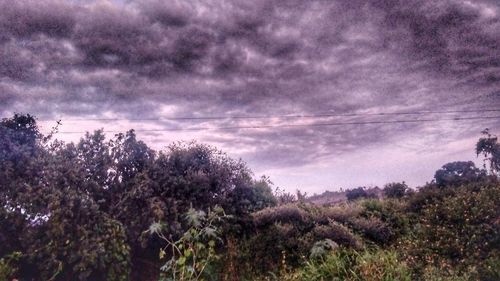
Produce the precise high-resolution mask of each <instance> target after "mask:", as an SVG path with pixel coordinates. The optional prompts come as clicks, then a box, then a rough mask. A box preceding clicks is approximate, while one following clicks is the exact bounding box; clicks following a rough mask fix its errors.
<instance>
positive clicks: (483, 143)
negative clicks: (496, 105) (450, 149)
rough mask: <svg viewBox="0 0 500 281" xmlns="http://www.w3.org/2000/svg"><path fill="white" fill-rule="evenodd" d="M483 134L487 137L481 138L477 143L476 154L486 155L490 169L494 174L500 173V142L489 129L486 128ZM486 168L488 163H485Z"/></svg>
mask: <svg viewBox="0 0 500 281" xmlns="http://www.w3.org/2000/svg"><path fill="white" fill-rule="evenodd" d="M482 133H483V135H484V136H485V137H483V138H480V139H479V141H478V142H477V144H476V154H477V156H479V155H480V154H482V155H484V157H485V161H489V162H490V171H491V173H492V174H494V175H495V174H496V175H499V174H500V143H498V138H497V136H495V135H492V134H491V133H490V131H489V129H486V130H484V131H483V132H482ZM485 168H486V163H485Z"/></svg>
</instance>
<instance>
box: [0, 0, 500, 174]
mask: <svg viewBox="0 0 500 281" xmlns="http://www.w3.org/2000/svg"><path fill="white" fill-rule="evenodd" d="M122 2H123V3H122ZM120 3H121V4H120ZM0 9H1V11H2V12H1V13H0V48H1V52H0V90H1V91H2V93H1V94H0V101H2V105H4V107H2V108H0V111H3V112H12V111H28V112H31V113H34V114H38V115H41V116H45V117H53V116H58V115H61V114H64V115H70V116H75V117H82V118H84V117H86V116H94V117H95V116H97V117H99V116H101V115H104V114H113V116H119V117H124V118H158V117H164V116H166V115H168V116H221V115H236V116H241V115H281V114H288V113H291V114H306V115H307V114H315V113H325V112H327V113H332V112H335V113H352V112H358V113H374V112H387V111H412V110H432V109H442V110H443V109H444V110H445V109H448V108H451V109H463V108H482V107H490V108H491V107H495V106H496V107H498V106H499V105H500V99H499V96H498V94H495V93H498V92H499V91H500V87H499V84H500V81H499V79H500V48H499V46H500V34H499V33H498V30H499V29H500V16H499V14H500V7H499V4H498V2H496V1H486V0H484V1H459V0H456V1H451V0H450V1H446V0H442V1H430V0H429V1H422V0H411V1H402V0H371V1H361V0H354V1H353V0H351V1H348V0H337V1H322V0H317V1H297V0H295V1H294V0H290V1H278V0H275V1H194V0H193V1H168V2H166V1H159V0H148V1H113V2H111V1H104V0H103V1H94V2H81V3H78V2H77V1H69V0H68V1H63V0H42V1H15V2H13V1H1V0H0ZM164 107H166V108H170V107H171V108H173V109H172V110H171V111H169V112H167V113H165V112H164V111H162V108H164ZM410 117H411V116H410ZM430 117H433V116H430ZM411 118H413V119H414V118H417V117H411ZM418 118H425V117H422V116H420V117H418ZM387 119H388V117H387V116H382V117H378V119H376V118H375V117H357V118H354V119H352V118H340V117H336V118H333V117H332V118H322V119H318V120H316V123H329V122H330V123H331V122H358V121H359V122H362V121H367V120H369V121H373V120H375V121H376V120H387ZM393 119H396V117H395V118H393ZM391 120H392V119H391ZM313 121H314V120H304V119H300V118H299V119H281V120H274V121H270V120H262V119H261V120H260V121H259V120H218V121H214V120H211V121H210V122H201V121H190V122H186V121H178V122H177V121H176V122H173V121H158V122H153V123H152V124H149V125H151V126H160V127H162V128H197V127H204V126H211V127H215V126H222V127H224V126H246V125H252V126H256V125H268V124H270V123H272V122H275V123H273V124H277V125H283V124H289V123H291V124H302V123H304V122H306V123H307V122H313ZM492 122H493V124H497V122H496V123H495V122H494V121H492ZM492 122H489V123H488V122H484V123H481V124H479V125H478V123H477V122H476V123H475V125H474V126H473V125H471V124H469V123H467V124H465V123H464V124H462V125H461V126H462V127H460V128H461V130H463V132H462V133H463V134H469V135H475V134H477V133H478V130H476V129H477V127H481V126H483V125H484V126H486V125H491V124H492ZM106 125H107V126H108V125H109V126H112V124H106ZM134 125H137V126H138V127H136V128H137V129H139V130H140V129H141V128H140V127H141V126H143V125H145V124H141V123H134ZM146 125H148V124H146ZM429 128H439V126H438V125H436V124H432V123H404V124H393V125H383V126H370V125H363V126H357V125H349V126H347V125H346V126H332V127H291V128H286V127H285V128H275V129H272V128H271V129H264V130H239V131H238V130H227V131H221V132H217V133H214V132H213V131H211V132H207V133H202V134H200V135H198V136H199V137H200V138H201V139H202V140H206V141H211V142H213V143H225V142H226V143H227V141H228V140H231V141H235V140H238V141H239V142H240V145H241V146H244V147H247V148H248V147H257V148H258V149H256V150H255V151H254V152H252V153H247V154H246V155H245V156H247V157H248V158H255V159H257V160H258V161H261V162H267V163H274V164H275V165H301V164H304V163H308V162H314V161H316V160H317V159H320V158H321V159H322V158H325V157H326V158H327V157H330V156H332V155H336V154H339V153H344V152H347V151H351V150H356V149H359V148H360V147H365V146H369V145H377V144H380V143H384V142H386V141H388V140H390V139H394V138H397V137H398V136H406V135H411V134H416V133H418V132H424V131H425V130H429ZM454 129H457V128H454ZM443 130H446V128H444V129H443ZM397 135H398V136H397ZM445 135H446V134H445ZM447 136H448V137H449V138H452V137H456V135H453V134H448V135H447ZM243 154H245V153H243ZM257 160H256V161H257Z"/></svg>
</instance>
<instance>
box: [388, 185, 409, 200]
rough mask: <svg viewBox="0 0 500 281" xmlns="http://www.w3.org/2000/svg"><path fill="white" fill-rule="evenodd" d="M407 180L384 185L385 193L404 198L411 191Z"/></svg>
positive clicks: (390, 196)
mask: <svg viewBox="0 0 500 281" xmlns="http://www.w3.org/2000/svg"><path fill="white" fill-rule="evenodd" d="M409 189H410V188H409V187H408V185H407V184H406V183H405V182H401V183H400V182H393V183H388V184H386V185H385V186H384V195H385V196H386V197H388V198H402V197H404V196H405V195H406V193H407V192H408V191H409Z"/></svg>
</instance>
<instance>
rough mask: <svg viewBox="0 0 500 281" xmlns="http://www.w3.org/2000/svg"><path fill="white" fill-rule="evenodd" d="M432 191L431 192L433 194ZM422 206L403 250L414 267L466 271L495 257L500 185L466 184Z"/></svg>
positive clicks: (499, 225)
mask: <svg viewBox="0 0 500 281" xmlns="http://www.w3.org/2000/svg"><path fill="white" fill-rule="evenodd" d="M434 191H435V190H433V192H434ZM443 192H446V195H447V196H443V195H442V194H441V195H440V200H439V201H435V202H433V203H431V204H427V205H425V208H424V209H422V210H421V211H420V212H419V213H420V215H419V217H418V219H417V221H416V222H418V224H415V227H414V232H413V237H412V238H410V239H408V240H407V241H405V243H404V245H403V247H404V248H406V253H407V256H408V258H409V260H410V261H411V263H412V264H413V266H414V267H415V268H422V267H425V266H426V265H432V266H436V267H437V268H439V269H440V270H454V269H456V270H458V271H465V270H467V268H468V267H470V266H476V267H477V266H479V265H480V264H482V261H484V260H487V259H489V258H492V257H498V252H499V249H500V235H499V233H500V220H499V219H498V218H499V217H500V185H499V184H497V185H494V186H489V185H484V186H482V187H478V186H476V185H467V186H462V187H459V188H456V189H455V191H454V192H453V195H452V196H451V195H449V193H448V192H447V191H443Z"/></svg>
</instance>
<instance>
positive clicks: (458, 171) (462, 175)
mask: <svg viewBox="0 0 500 281" xmlns="http://www.w3.org/2000/svg"><path fill="white" fill-rule="evenodd" d="M485 178H486V172H485V171H484V170H481V169H479V168H477V167H476V165H475V164H474V162H472V161H458V162H451V163H448V164H445V165H444V166H443V167H441V169H439V170H437V171H436V173H435V175H434V179H435V181H436V184H437V185H438V186H440V187H444V186H457V185H462V184H467V183H471V182H476V181H480V180H484V179H485Z"/></svg>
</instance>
